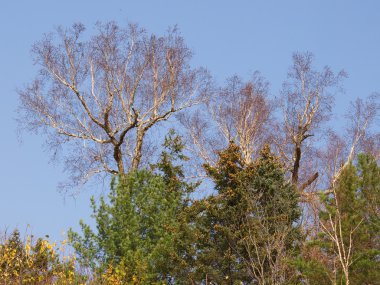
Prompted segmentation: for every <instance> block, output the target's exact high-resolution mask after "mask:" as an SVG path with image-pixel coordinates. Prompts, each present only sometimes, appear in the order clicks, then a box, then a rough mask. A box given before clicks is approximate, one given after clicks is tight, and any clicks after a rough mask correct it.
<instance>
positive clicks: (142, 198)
mask: <svg viewBox="0 0 380 285" xmlns="http://www.w3.org/2000/svg"><path fill="white" fill-rule="evenodd" d="M165 144H166V147H167V149H168V150H169V151H168V152H164V153H162V155H161V160H160V162H159V163H157V164H155V165H152V169H151V170H140V171H133V172H130V173H128V174H126V175H124V176H119V177H118V179H117V180H116V179H115V180H114V181H113V183H112V186H111V192H110V194H109V195H108V200H106V199H105V198H101V199H100V202H99V205H97V204H96V202H95V201H94V199H92V208H93V217H94V218H95V221H96V228H97V231H96V232H93V231H92V230H91V229H90V227H89V226H88V225H86V224H84V223H83V222H81V226H82V230H83V236H80V235H79V234H78V233H74V232H73V231H70V233H69V236H70V239H71V241H72V245H73V247H74V248H75V250H76V251H77V253H78V255H79V256H80V259H81V260H82V263H83V264H84V265H86V266H89V267H91V268H92V269H93V270H94V271H96V272H98V273H100V275H101V274H104V272H109V271H114V272H111V273H114V274H115V275H118V277H119V279H120V280H121V283H122V284H129V282H131V283H133V282H139V284H167V283H168V284H170V283H173V282H174V279H173V272H174V268H175V266H176V264H175V260H178V259H179V257H178V256H179V255H181V252H180V247H181V243H180V237H181V234H180V230H181V223H180V218H179V216H180V212H181V211H182V209H183V207H184V206H185V205H186V203H187V201H188V195H189V193H190V192H192V191H193V188H194V187H195V185H191V184H187V183H185V182H184V181H183V173H182V167H181V166H180V165H175V164H174V160H176V159H177V158H179V159H182V160H183V159H185V157H184V156H182V154H181V151H182V147H183V146H182V142H181V140H180V139H179V138H178V137H177V136H175V134H173V133H172V132H171V133H170V135H169V137H168V138H167V140H166V143H165ZM107 270H108V271H107Z"/></svg>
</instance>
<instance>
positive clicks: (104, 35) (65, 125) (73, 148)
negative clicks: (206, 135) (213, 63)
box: [19, 22, 209, 182]
mask: <svg viewBox="0 0 380 285" xmlns="http://www.w3.org/2000/svg"><path fill="white" fill-rule="evenodd" d="M96 27H97V28H96V33H95V34H94V35H93V36H91V37H88V36H87V35H85V34H84V31H85V27H84V26H83V25H82V24H75V25H73V27H72V28H70V29H63V28H59V29H57V31H56V32H55V33H52V34H49V35H46V36H45V37H44V38H43V39H42V40H41V41H39V42H37V43H36V44H35V45H34V47H33V49H32V52H33V55H34V58H35V63H36V64H37V66H38V67H39V73H38V75H37V76H36V78H35V80H34V81H33V82H32V83H31V84H29V85H28V86H27V87H26V88H24V89H22V90H20V91H19V95H20V101H21V103H20V107H19V114H20V116H19V122H20V125H21V127H22V128H24V129H27V130H29V131H37V132H38V131H42V132H43V133H45V134H47V140H46V141H47V144H48V145H49V146H51V147H52V148H53V150H54V151H56V150H59V149H60V147H61V146H62V145H68V147H67V148H65V152H64V153H65V162H66V166H67V167H68V169H69V171H71V174H72V175H73V177H72V179H73V180H76V181H82V182H85V181H87V180H88V179H89V178H90V177H91V176H92V175H94V174H96V173H100V172H103V173H104V172H106V173H112V174H118V173H125V172H126V171H128V170H129V169H131V168H132V169H136V168H138V167H139V166H140V164H141V160H142V158H143V157H144V153H143V152H144V151H143V147H144V142H145V140H146V138H147V137H148V135H149V130H150V129H151V128H153V127H155V126H157V125H158V124H159V123H160V122H162V121H165V120H168V119H169V118H170V117H171V116H172V115H173V114H175V113H177V112H179V111H181V110H183V109H185V108H189V107H191V106H193V105H194V104H198V103H199V102H201V101H203V99H204V98H205V96H206V91H207V88H208V81H209V76H208V73H207V72H206V71H205V70H204V69H193V68H191V67H190V65H189V61H190V59H191V57H192V53H191V51H190V50H189V49H188V47H187V46H186V44H185V43H184V40H183V38H182V37H181V36H180V35H179V33H178V32H177V31H176V29H172V30H170V31H169V32H168V33H167V34H166V35H164V36H155V35H148V34H147V33H146V32H145V31H144V30H143V29H140V28H139V27H137V26H136V25H132V24H131V25H129V26H127V27H125V28H124V27H120V26H118V25H117V24H115V23H113V22H110V23H106V24H101V23H100V24H97V26H96Z"/></svg>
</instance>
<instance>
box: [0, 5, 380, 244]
mask: <svg viewBox="0 0 380 285" xmlns="http://www.w3.org/2000/svg"><path fill="white" fill-rule="evenodd" d="M98 20H100V21H109V20H114V21H117V22H118V23H119V24H121V25H122V24H124V23H127V22H128V21H132V22H136V23H138V24H140V26H142V27H145V28H146V29H147V30H148V31H149V32H153V33H157V34H162V33H163V32H165V31H166V29H167V27H168V26H173V25H175V24H177V25H178V26H179V28H180V30H181V31H182V34H183V36H184V38H185V39H186V42H187V44H188V45H189V46H190V47H191V48H192V49H193V51H194V52H195V57H194V60H193V62H194V65H202V66H204V67H206V68H208V69H209V70H210V72H211V73H212V74H213V76H214V77H215V78H216V79H217V81H218V82H223V81H224V79H225V78H226V77H228V76H230V75H233V74H239V75H242V76H243V77H248V76H249V75H250V74H251V73H252V72H253V71H255V70H259V71H261V72H262V74H263V75H264V76H265V77H266V78H267V79H268V80H269V81H270V83H271V93H272V94H273V95H277V94H278V92H279V89H280V87H281V83H282V81H283V80H284V79H285V77H286V73H287V69H288V67H289V65H290V63H291V55H292V52H294V51H311V52H313V53H314V54H315V57H316V64H317V65H319V66H323V65H329V66H330V67H331V68H332V69H333V70H335V71H338V70H340V69H345V70H346V71H347V73H348V74H349V78H348V79H346V80H345V81H344V87H345V90H346V92H345V93H344V94H341V95H339V96H338V98H337V101H336V105H337V110H338V112H339V113H342V110H344V109H345V108H346V107H347V105H348V103H349V101H350V100H353V99H355V98H356V97H365V96H367V95H368V94H370V93H372V92H374V91H380V70H379V69H380V1H378V0H373V1H369V0H362V1H354V0H339V1H335V0H314V1H311V0H287V1H283V0H276V1H274V0H261V1H256V0H246V1H242V0H234V1H232V0H231V1H227V0H218V1H217V0H189V1H184V0H170V1H169V0H161V1H157V0H155V1H154V0H151V1H146V0H139V1H137V0H135V1H131V0H108V1H100V0H64V1H58V0H45V1H43V0H33V1H30V0H24V1H21V0H13V1H11V0H1V1H0V98H1V101H0V122H1V133H0V138H1V139H0V229H1V230H4V229H6V228H8V230H12V229H13V228H14V227H18V228H19V229H20V230H21V231H24V230H25V229H26V227H27V225H28V224H29V225H30V226H31V229H32V231H33V232H34V234H36V235H44V234H49V235H50V236H51V237H52V238H53V239H60V235H61V232H63V231H66V230H67V229H68V228H69V227H74V228H77V225H78V221H79V219H80V218H84V219H85V220H89V214H90V208H89V196H90V195H92V194H96V195H98V194H99V193H100V190H99V189H100V187H96V186H94V187H92V188H93V189H89V190H87V191H86V192H85V193H82V194H80V195H79V196H77V197H76V199H75V200H74V199H72V198H70V197H67V198H66V199H65V197H64V196H62V195H61V194H60V193H58V192H57V190H56V186H57V184H58V182H59V181H62V180H64V178H65V174H64V172H63V170H64V168H63V165H62V164H60V163H59V162H58V163H54V164H52V163H49V159H50V155H49V153H47V152H45V151H44V148H43V146H42V144H43V138H41V137H38V136H34V135H31V134H24V135H23V142H22V143H21V144H20V142H19V141H18V139H17V135H16V130H17V124H16V122H15V118H16V113H15V109H16V108H17V105H18V95H17V93H16V91H15V90H16V89H17V88H18V87H22V86H24V85H25V84H26V83H27V82H28V81H30V80H31V79H32V78H33V77H34V76H35V74H36V68H35V67H34V66H33V62H32V59H31V56H30V48H31V45H32V44H33V43H34V42H35V41H37V40H39V39H40V38H41V37H42V35H43V34H44V33H47V32H50V31H52V30H53V29H54V28H55V27H57V26H59V25H62V26H70V25H71V24H72V23H74V22H78V21H80V22H83V23H84V24H85V25H86V26H89V27H91V26H93V25H94V23H95V22H96V21H98ZM336 119H337V120H338V119H339V117H336ZM338 122H339V121H338ZM96 188H98V189H96Z"/></svg>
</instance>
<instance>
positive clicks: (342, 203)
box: [303, 154, 380, 285]
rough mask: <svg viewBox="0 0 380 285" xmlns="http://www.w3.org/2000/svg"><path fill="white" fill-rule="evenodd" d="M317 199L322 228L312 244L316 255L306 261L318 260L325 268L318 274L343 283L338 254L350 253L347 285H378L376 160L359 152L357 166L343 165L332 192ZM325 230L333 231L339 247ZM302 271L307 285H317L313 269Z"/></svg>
mask: <svg viewBox="0 0 380 285" xmlns="http://www.w3.org/2000/svg"><path fill="white" fill-rule="evenodd" d="M320 200H321V202H322V205H323V210H322V211H320V221H321V223H322V224H323V225H324V227H325V228H322V231H321V233H320V234H319V239H318V240H316V242H315V243H314V249H313V250H314V251H315V252H317V254H315V255H314V256H311V258H310V259H309V261H308V263H309V264H316V263H318V264H319V268H324V272H321V276H326V275H328V276H329V277H330V280H332V281H331V282H335V281H334V280H341V281H342V282H345V281H346V277H345V275H344V272H343V267H342V264H341V263H340V261H339V254H345V255H346V256H348V253H349V252H350V254H351V255H350V259H349V268H348V269H349V270H348V276H349V277H348V278H349V281H350V284H358V285H359V284H380V281H379V280H380V259H379V257H380V250H379V249H380V244H379V242H380V240H379V232H380V216H379V201H380V168H379V166H378V165H377V163H376V160H375V159H374V158H373V157H371V156H369V155H364V154H361V155H359V156H358V159H357V164H356V165H353V164H349V165H347V166H345V168H344V169H343V171H342V172H341V174H340V176H339V179H338V181H337V183H336V186H335V188H334V191H333V193H332V194H330V195H321V198H320ZM328 233H333V234H334V233H335V234H336V239H337V240H339V243H340V248H338V246H337V243H336V241H334V240H333V239H332V238H331V236H329V234H328ZM343 250H344V251H345V252H344V253H342V252H343ZM334 268H336V270H334ZM303 273H304V275H305V276H306V278H308V280H309V284H320V283H319V281H318V279H316V278H314V277H313V275H315V272H311V271H308V270H306V271H304V272H303ZM339 282H340V281H339Z"/></svg>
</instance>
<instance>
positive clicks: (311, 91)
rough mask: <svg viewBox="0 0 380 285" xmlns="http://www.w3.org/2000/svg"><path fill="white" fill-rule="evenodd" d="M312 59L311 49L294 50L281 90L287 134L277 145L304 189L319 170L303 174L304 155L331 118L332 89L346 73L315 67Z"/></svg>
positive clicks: (293, 180)
mask: <svg viewBox="0 0 380 285" xmlns="http://www.w3.org/2000/svg"><path fill="white" fill-rule="evenodd" d="M312 61H313V55H312V54H310V53H304V54H301V53H295V54H294V55H293V65H292V67H291V68H290V70H289V73H288V80H287V81H286V82H285V83H284V85H283V90H282V98H283V114H284V120H283V125H284V134H285V137H284V141H282V142H281V141H280V145H279V147H278V148H279V150H280V153H281V154H282V155H283V157H284V158H285V161H286V162H287V165H288V167H289V170H290V172H291V180H292V183H293V184H294V185H296V186H297V187H298V189H299V191H300V192H301V193H302V192H303V191H304V190H305V189H306V188H307V187H308V186H309V185H310V184H312V183H313V182H314V181H315V179H316V178H317V177H318V172H317V171H315V172H314V173H308V174H307V176H305V177H300V175H299V174H300V172H301V171H302V167H301V161H302V158H304V157H306V156H307V153H308V150H310V149H311V140H310V138H311V137H313V136H315V135H316V134H317V133H318V132H320V131H321V128H320V127H321V125H322V124H323V123H324V122H326V121H327V120H328V119H329V117H330V114H331V109H332V105H333V101H334V100H333V99H334V97H333V93H332V92H333V91H334V90H335V88H336V87H339V82H340V80H341V78H342V77H344V76H345V73H344V72H343V71H341V72H339V73H338V74H337V75H335V74H334V73H333V72H332V71H331V70H330V68H328V67H324V68H323V70H322V71H316V70H314V69H313V66H312ZM306 170H307V169H306Z"/></svg>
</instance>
